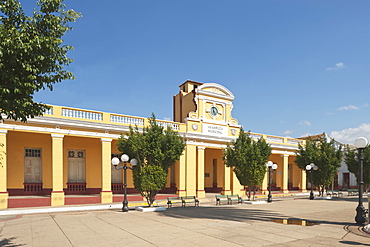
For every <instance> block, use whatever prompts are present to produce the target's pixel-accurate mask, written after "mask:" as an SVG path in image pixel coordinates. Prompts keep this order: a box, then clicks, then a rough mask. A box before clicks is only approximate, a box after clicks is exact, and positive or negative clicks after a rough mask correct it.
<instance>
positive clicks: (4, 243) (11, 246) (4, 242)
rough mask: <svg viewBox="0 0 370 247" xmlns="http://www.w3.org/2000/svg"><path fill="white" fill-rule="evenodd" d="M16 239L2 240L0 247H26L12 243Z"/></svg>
mask: <svg viewBox="0 0 370 247" xmlns="http://www.w3.org/2000/svg"><path fill="white" fill-rule="evenodd" d="M13 239H15V238H4V239H2V240H0V246H6V247H16V246H24V244H14V243H12V240H13Z"/></svg>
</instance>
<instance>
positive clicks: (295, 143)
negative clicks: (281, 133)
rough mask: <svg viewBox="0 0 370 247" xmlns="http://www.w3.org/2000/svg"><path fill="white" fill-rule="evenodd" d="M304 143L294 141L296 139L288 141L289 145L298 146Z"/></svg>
mask: <svg viewBox="0 0 370 247" xmlns="http://www.w3.org/2000/svg"><path fill="white" fill-rule="evenodd" d="M300 143H302V141H299V140H294V139H288V144H292V145H297V146H298V144H300Z"/></svg>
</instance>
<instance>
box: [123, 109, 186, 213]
mask: <svg viewBox="0 0 370 247" xmlns="http://www.w3.org/2000/svg"><path fill="white" fill-rule="evenodd" d="M149 123H150V125H149V126H148V127H144V128H143V131H142V132H141V131H139V129H138V127H137V126H136V127H131V126H130V133H129V134H128V137H125V136H124V135H121V137H120V138H119V140H118V143H117V146H118V150H119V151H121V152H122V153H126V154H128V155H129V156H130V157H132V158H136V159H137V160H138V164H137V165H136V166H135V167H134V169H133V176H134V186H135V189H136V190H138V191H139V192H140V193H141V195H142V196H143V197H145V198H146V200H147V202H148V205H149V206H152V205H153V203H154V201H155V196H156V194H157V193H158V190H161V189H163V188H164V187H165V186H166V182H167V175H168V168H170V167H171V166H172V165H174V164H175V163H176V162H177V161H178V160H179V159H180V156H181V154H182V153H183V151H184V149H185V142H184V140H183V138H182V137H181V136H180V135H179V134H178V133H177V132H175V131H173V130H172V129H171V128H170V127H167V129H165V128H164V127H163V126H161V125H160V124H158V122H157V121H156V119H155V115H154V114H152V117H150V118H149Z"/></svg>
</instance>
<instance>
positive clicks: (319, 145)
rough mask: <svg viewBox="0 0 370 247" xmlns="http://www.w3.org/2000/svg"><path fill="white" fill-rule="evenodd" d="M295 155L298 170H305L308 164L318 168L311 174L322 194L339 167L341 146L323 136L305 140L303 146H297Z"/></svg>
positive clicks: (341, 154)
mask: <svg viewBox="0 0 370 247" xmlns="http://www.w3.org/2000/svg"><path fill="white" fill-rule="evenodd" d="M296 155H297V156H296V159H295V162H296V164H297V166H298V167H299V168H300V169H302V170H305V169H306V165H309V164H310V163H314V164H315V165H316V166H317V167H318V170H317V171H314V174H313V183H314V184H315V185H317V186H320V187H321V193H322V194H323V193H324V189H325V187H329V186H330V184H331V183H332V181H333V179H334V176H335V174H336V173H337V170H338V168H339V167H340V166H341V161H342V158H343V152H342V145H338V143H337V142H336V141H335V140H334V139H331V140H330V141H329V140H328V139H327V138H326V136H325V135H324V134H323V135H320V137H318V138H316V139H312V138H309V139H307V140H306V144H305V145H304V146H303V145H301V144H299V145H298V150H297V151H296Z"/></svg>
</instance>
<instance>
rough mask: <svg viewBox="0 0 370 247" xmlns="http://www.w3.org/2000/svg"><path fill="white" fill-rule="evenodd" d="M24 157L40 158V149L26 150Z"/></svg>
mask: <svg viewBox="0 0 370 247" xmlns="http://www.w3.org/2000/svg"><path fill="white" fill-rule="evenodd" d="M25 156H26V157H41V149H39V148H26V152H25Z"/></svg>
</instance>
